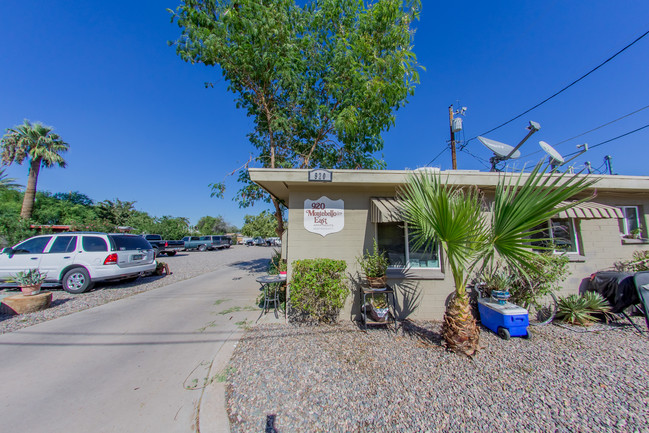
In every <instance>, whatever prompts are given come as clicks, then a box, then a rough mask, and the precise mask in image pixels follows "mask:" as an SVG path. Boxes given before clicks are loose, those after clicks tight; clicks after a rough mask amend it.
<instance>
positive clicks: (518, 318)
mask: <svg viewBox="0 0 649 433" xmlns="http://www.w3.org/2000/svg"><path fill="white" fill-rule="evenodd" d="M478 311H479V312H480V321H481V322H482V324H483V325H484V326H486V327H487V328H489V329H490V330H492V331H493V332H495V333H496V334H498V335H499V336H500V337H501V338H503V339H504V340H509V337H523V338H529V336H530V335H529V333H528V332H527V326H528V325H529V324H530V318H529V315H528V313H527V310H526V309H525V308H523V307H519V306H518V305H516V304H512V303H511V302H505V303H504V304H500V303H498V301H497V300H495V299H492V298H478Z"/></svg>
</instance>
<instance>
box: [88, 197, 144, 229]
mask: <svg viewBox="0 0 649 433" xmlns="http://www.w3.org/2000/svg"><path fill="white" fill-rule="evenodd" d="M134 204H135V201H122V200H120V199H118V198H116V199H115V201H111V200H104V201H102V202H99V203H97V213H98V214H99V216H100V218H103V219H105V220H107V221H108V222H110V223H112V224H114V225H116V226H125V225H127V224H128V221H129V218H131V217H132V216H134V215H135V213H136V212H137V211H136V210H135V207H134V206H133V205H134Z"/></svg>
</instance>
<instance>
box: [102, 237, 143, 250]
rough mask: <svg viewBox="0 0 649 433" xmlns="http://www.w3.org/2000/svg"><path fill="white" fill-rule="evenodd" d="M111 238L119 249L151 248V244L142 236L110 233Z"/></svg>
mask: <svg viewBox="0 0 649 433" xmlns="http://www.w3.org/2000/svg"><path fill="white" fill-rule="evenodd" d="M110 238H111V240H112V241H113V245H115V249H116V250H118V251H129V250H150V249H151V244H150V243H149V242H148V241H147V240H146V239H144V238H143V237H142V236H129V235H110Z"/></svg>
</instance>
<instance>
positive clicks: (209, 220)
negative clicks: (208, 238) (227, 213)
mask: <svg viewBox="0 0 649 433" xmlns="http://www.w3.org/2000/svg"><path fill="white" fill-rule="evenodd" d="M196 229H197V230H198V232H199V233H201V234H203V235H213V234H217V235H219V234H224V233H230V232H236V231H237V228H236V227H235V226H233V225H232V224H228V223H227V222H226V221H225V220H224V219H223V217H222V216H221V215H219V216H216V217H213V216H210V215H206V216H204V217H201V219H199V220H198V223H196Z"/></svg>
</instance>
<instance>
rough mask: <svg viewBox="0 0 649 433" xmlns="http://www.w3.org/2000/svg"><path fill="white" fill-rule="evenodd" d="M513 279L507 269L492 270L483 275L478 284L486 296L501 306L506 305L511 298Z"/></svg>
mask: <svg viewBox="0 0 649 433" xmlns="http://www.w3.org/2000/svg"><path fill="white" fill-rule="evenodd" d="M512 278H513V277H512V275H511V274H510V273H509V271H508V270H507V269H506V268H491V269H488V270H487V271H486V272H484V273H483V274H482V278H481V281H480V282H479V283H478V284H479V285H480V290H481V291H482V292H483V293H484V294H485V295H486V296H491V297H492V298H493V299H495V300H497V301H498V303H499V304H504V303H505V302H507V300H508V299H509V297H510V296H511V295H510V293H509V288H510V287H511V285H512Z"/></svg>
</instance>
